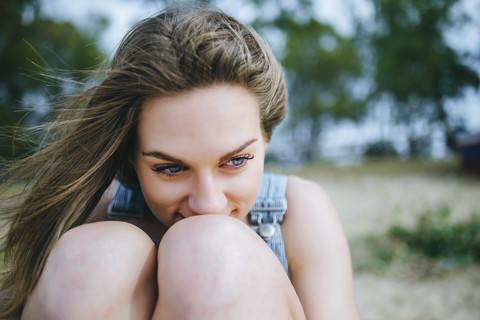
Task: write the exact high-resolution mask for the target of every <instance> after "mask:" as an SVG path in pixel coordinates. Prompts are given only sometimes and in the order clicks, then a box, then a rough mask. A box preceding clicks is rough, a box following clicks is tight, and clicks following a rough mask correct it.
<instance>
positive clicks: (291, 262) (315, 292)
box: [282, 176, 360, 319]
mask: <svg viewBox="0 0 480 320" xmlns="http://www.w3.org/2000/svg"><path fill="white" fill-rule="evenodd" d="M287 205H288V209H287V213H286V215H285V219H284V223H283V225H282V231H283V236H284V240H285V251H286V254H287V259H288V266H289V269H290V275H291V280H292V283H293V286H294V287H295V290H296V292H297V294H298V296H299V298H300V301H301V303H302V306H303V308H304V311H305V315H306V316H307V319H360V316H359V313H358V307H357V304H356V299H355V293H354V288H353V275H352V268H351V260H350V251H349V248H348V242H347V238H346V236H345V233H344V232H343V228H342V225H341V223H340V220H339V219H338V216H337V213H336V211H335V208H334V206H333V205H332V203H331V201H330V199H329V198H328V196H327V195H326V193H325V192H324V191H323V189H322V188H321V187H320V185H318V184H317V183H315V182H312V181H308V180H306V179H302V178H299V177H295V176H290V177H289V179H288V185H287Z"/></svg>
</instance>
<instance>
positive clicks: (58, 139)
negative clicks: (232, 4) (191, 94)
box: [0, 7, 286, 318]
mask: <svg viewBox="0 0 480 320" xmlns="http://www.w3.org/2000/svg"><path fill="white" fill-rule="evenodd" d="M102 79H103V80H102V81H100V82H99V84H98V85H95V86H93V87H91V88H90V89H88V90H86V91H84V92H82V93H80V94H77V95H75V96H73V97H71V99H69V101H68V103H66V104H64V105H63V106H62V108H61V111H60V112H59V115H58V117H57V118H56V119H55V121H53V127H52V128H51V130H50V131H49V132H48V133H47V137H46V139H45V143H44V144H43V145H42V146H41V148H40V149H39V151H38V152H36V153H34V154H33V155H31V156H29V157H27V158H25V159H22V160H20V161H18V162H16V163H15V164H14V165H13V167H11V168H10V169H9V170H7V171H6V173H5V174H4V180H8V181H7V182H4V183H3V186H2V189H1V191H2V194H5V190H7V188H11V186H12V184H15V183H17V182H18V181H22V184H23V186H24V187H23V188H22V189H21V190H20V191H19V192H17V193H16V194H14V195H13V196H9V197H8V199H7V198H6V196H4V197H3V198H4V199H2V206H1V208H0V222H1V225H3V228H8V231H7V233H6V235H5V238H4V239H3V241H2V243H1V251H2V252H3V253H4V262H5V269H6V270H5V272H4V273H3V274H2V277H1V279H0V281H1V282H0V288H1V296H2V301H1V302H0V318H1V317H5V316H8V315H12V314H15V313H18V312H20V311H21V309H22V307H23V304H24V303H25V300H26V299H27V297H28V295H29V294H30V292H31V291H32V290H33V288H34V286H35V285H36V283H37V281H38V279H39V277H40V275H41V273H42V270H43V267H44V265H45V261H46V259H47V257H48V254H49V253H50V251H51V250H52V248H53V247H54V246H55V244H56V242H57V241H58V239H59V238H60V237H61V236H62V234H64V233H65V232H66V231H67V230H69V229H71V228H73V227H75V226H78V225H81V224H83V223H85V221H86V219H87V218H88V216H89V215H90V213H91V212H92V210H93V208H94V207H95V206H96V204H97V203H98V201H99V199H100V197H101V196H102V194H103V193H104V192H105V190H106V188H107V187H108V186H109V185H110V183H111V182H112V179H114V177H118V178H119V179H120V180H122V181H124V182H134V181H135V179H136V176H135V172H134V170H133V168H132V166H131V165H130V164H129V162H128V160H127V159H128V155H129V152H131V151H132V150H133V149H134V144H135V142H136V137H135V133H136V123H137V119H138V118H139V114H140V112H141V109H142V105H143V103H144V101H145V100H146V99H148V98H150V97H153V96H159V95H169V94H174V93H179V92H183V91H187V90H191V89H193V88H196V87H200V86H208V85H211V84H214V83H219V82H225V83H231V84H238V85H242V86H245V87H246V88H248V89H249V90H250V91H251V92H252V93H253V94H254V95H255V96H256V97H257V99H258V102H259V107H260V114H261V123H262V129H263V132H264V135H265V138H266V139H267V140H268V139H270V137H271V135H272V130H273V128H274V127H275V126H276V125H277V124H278V123H279V122H280V121H281V120H282V119H283V117H284V115H285V102H286V90H285V85H284V80H283V73H282V70H281V67H280V66H279V64H278V62H277V61H276V59H275V58H274V56H273V54H272V52H271V51H270V49H269V48H268V46H267V45H266V43H265V42H264V41H263V40H262V39H261V38H260V36H258V35H257V33H256V32H255V31H254V30H253V29H251V28H250V27H248V26H245V25H242V24H241V23H239V22H238V21H236V20H235V19H233V18H231V17H229V16H228V15H226V14H224V13H222V12H221V11H219V10H215V9H208V8H186V7H183V8H178V7H177V8H171V9H167V10H164V11H162V12H161V13H159V14H158V15H155V16H153V17H151V18H148V19H145V20H143V21H141V22H139V23H138V24H137V25H135V26H134V27H133V28H132V29H131V30H130V31H129V33H128V34H127V35H126V36H125V37H124V39H123V41H122V42H121V44H120V46H119V48H118V49H117V52H116V55H115V56H114V58H113V60H112V62H111V65H110V67H109V68H108V69H107V70H106V71H105V72H104V75H103V76H102Z"/></svg>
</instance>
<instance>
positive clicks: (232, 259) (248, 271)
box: [155, 215, 296, 319]
mask: <svg viewBox="0 0 480 320" xmlns="http://www.w3.org/2000/svg"><path fill="white" fill-rule="evenodd" d="M158 258H159V270H158V274H159V306H157V310H156V313H155V315H157V311H158V314H162V312H164V315H165V316H166V318H168V317H171V318H178V319H181V318H192V317H195V318H197V319H202V317H200V316H199V314H202V315H204V317H203V319H205V318H208V319H217V318H218V319H221V318H222V317H224V316H225V314H227V315H228V318H230V319H234V318H235V317H233V318H232V315H235V316H236V317H238V319H243V318H249V319H255V318H257V319H262V318H263V319H265V318H276V319H282V317H281V316H279V315H278V314H272V312H274V313H283V314H287V313H289V310H288V305H289V304H288V303H286V302H287V300H288V299H291V298H296V295H295V297H293V295H294V291H293V287H292V286H291V284H290V282H289V279H288V276H287V275H286V273H285V271H284V269H283V267H282V266H281V264H280V262H279V261H278V259H277V258H276V257H275V255H274V254H273V252H272V251H271V250H270V249H269V248H268V246H267V245H266V244H265V243H264V241H263V240H262V239H261V238H260V237H258V236H257V235H256V234H255V233H254V232H253V231H252V230H250V228H248V226H246V225H245V224H244V223H242V222H240V221H238V220H235V219H233V218H229V217H224V216H214V215H208V216H202V217H192V218H188V219H185V220H183V221H181V222H179V223H177V224H175V225H174V226H173V227H172V228H171V229H170V230H169V231H168V232H167V234H166V235H165V237H164V238H163V239H162V242H161V244H160V249H159V256H158ZM272 305H276V308H275V309H269V307H268V306H272ZM162 307H163V308H165V309H167V310H168V311H166V310H165V309H164V310H162ZM168 312H171V314H169V313H168ZM252 315H253V317H252ZM255 316H257V317H255ZM287 318H288V317H287ZM235 319H236V318H235Z"/></svg>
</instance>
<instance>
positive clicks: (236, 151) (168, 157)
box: [142, 138, 258, 165]
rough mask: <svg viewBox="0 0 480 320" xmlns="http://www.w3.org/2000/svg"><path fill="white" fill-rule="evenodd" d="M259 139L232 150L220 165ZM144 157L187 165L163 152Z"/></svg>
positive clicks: (148, 154)
mask: <svg viewBox="0 0 480 320" xmlns="http://www.w3.org/2000/svg"><path fill="white" fill-rule="evenodd" d="M257 140H258V139H256V138H254V139H250V140H248V141H246V142H245V143H243V144H242V145H241V146H239V147H238V148H236V149H235V150H232V151H230V152H228V153H226V154H224V155H223V156H222V157H221V158H220V163H221V162H223V161H225V160H226V159H228V158H230V157H232V156H234V155H236V154H237V153H240V152H242V151H243V150H244V149H245V148H247V147H248V146H249V145H251V144H252V143H254V142H256V141H257ZM142 155H143V156H144V157H154V158H158V159H162V160H167V161H171V162H175V163H178V164H181V165H186V164H185V162H184V161H182V160H180V159H178V158H175V157H174V156H171V155H169V154H166V153H164V152H161V151H149V152H146V151H142Z"/></svg>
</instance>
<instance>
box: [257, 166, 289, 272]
mask: <svg viewBox="0 0 480 320" xmlns="http://www.w3.org/2000/svg"><path fill="white" fill-rule="evenodd" d="M286 190H287V176H285V175H280V174H273V173H264V175H263V178H262V185H261V187H260V191H259V193H258V196H257V199H256V200H255V204H254V205H253V207H252V209H251V210H250V217H249V220H250V223H251V224H252V225H253V227H252V229H253V230H254V231H255V232H257V233H258V234H259V235H260V236H261V237H262V238H263V240H265V242H266V243H267V244H268V246H269V247H270V248H271V249H272V250H273V252H274V253H275V254H276V255H277V257H278V259H279V260H280V262H281V263H282V265H283V268H284V269H285V271H286V272H287V274H289V272H288V262H287V256H286V254H285V245H284V242H283V236H282V231H281V229H280V224H282V223H283V216H284V215H285V212H286V210H287V199H286V198H285V192H286Z"/></svg>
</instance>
